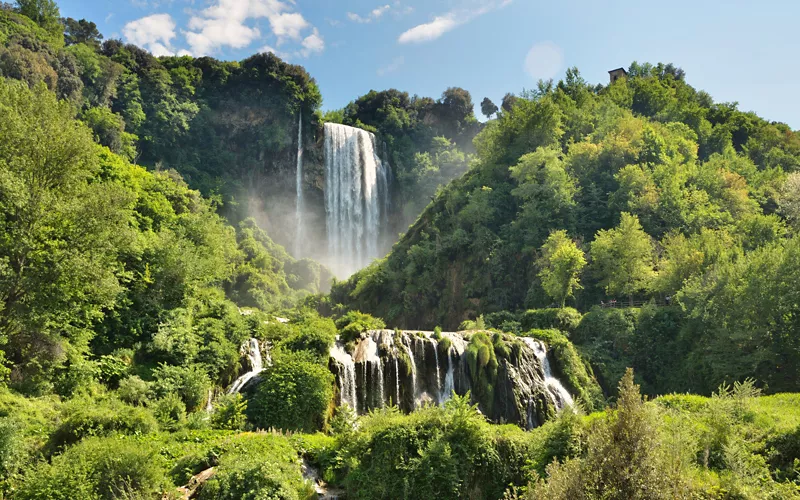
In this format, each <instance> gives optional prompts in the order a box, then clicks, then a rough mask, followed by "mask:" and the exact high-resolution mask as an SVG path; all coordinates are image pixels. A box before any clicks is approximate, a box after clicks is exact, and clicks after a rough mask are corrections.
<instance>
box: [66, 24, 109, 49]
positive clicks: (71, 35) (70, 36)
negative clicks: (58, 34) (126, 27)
mask: <svg viewBox="0 0 800 500" xmlns="http://www.w3.org/2000/svg"><path fill="white" fill-rule="evenodd" d="M61 23H62V24H63V25H64V43H65V44H66V45H76V44H79V43H85V44H86V45H89V46H91V47H94V48H95V49H99V48H100V42H101V41H102V40H103V35H101V34H100V30H98V29H97V25H96V24H95V23H93V22H91V21H87V20H86V19H81V20H80V21H78V20H75V19H73V18H71V17H68V18H66V19H62V20H61Z"/></svg>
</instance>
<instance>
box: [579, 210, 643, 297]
mask: <svg viewBox="0 0 800 500" xmlns="http://www.w3.org/2000/svg"><path fill="white" fill-rule="evenodd" d="M591 256H592V265H593V266H594V268H595V270H596V272H597V275H598V276H599V277H600V285H601V286H602V287H603V288H604V289H605V290H606V293H609V294H612V295H617V294H621V295H627V296H628V297H629V298H630V303H631V305H633V296H634V295H635V294H636V293H638V292H640V291H642V290H647V289H648V287H649V286H650V282H651V280H652V279H653V278H654V277H655V271H654V270H653V243H652V242H651V241H650V236H648V235H647V233H645V232H644V230H642V225H641V224H640V223H639V218H638V217H636V216H635V215H631V214H629V213H627V212H622V220H621V221H620V223H619V226H617V227H616V228H614V229H609V230H604V229H601V230H600V231H598V232H597V236H596V237H595V239H594V241H593V242H592V247H591Z"/></svg>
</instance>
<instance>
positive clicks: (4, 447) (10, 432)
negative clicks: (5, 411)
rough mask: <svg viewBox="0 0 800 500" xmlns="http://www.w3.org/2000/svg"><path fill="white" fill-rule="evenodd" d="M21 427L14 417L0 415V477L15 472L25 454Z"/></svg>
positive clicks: (6, 476)
mask: <svg viewBox="0 0 800 500" xmlns="http://www.w3.org/2000/svg"><path fill="white" fill-rule="evenodd" d="M21 427H22V422H20V421H18V420H16V419H13V418H9V417H0V478H8V477H9V476H10V475H11V474H13V473H14V472H16V471H17V470H18V469H19V466H20V465H21V464H22V461H23V460H24V458H25V455H26V454H27V450H26V449H25V442H24V441H23V436H22V428H21Z"/></svg>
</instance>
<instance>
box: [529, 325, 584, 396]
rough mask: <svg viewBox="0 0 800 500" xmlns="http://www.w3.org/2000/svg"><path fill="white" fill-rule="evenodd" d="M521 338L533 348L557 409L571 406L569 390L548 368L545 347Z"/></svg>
mask: <svg viewBox="0 0 800 500" xmlns="http://www.w3.org/2000/svg"><path fill="white" fill-rule="evenodd" d="M523 340H524V341H525V343H526V344H528V345H529V346H530V347H531V349H533V352H534V353H535V354H536V357H537V358H538V359H539V362H540V363H541V364H542V371H543V372H544V383H545V385H546V386H547V389H548V390H549V391H550V394H552V396H553V399H554V400H555V403H556V407H557V408H558V410H561V409H563V408H564V407H565V406H572V405H573V404H574V403H575V402H574V401H573V399H572V396H571V395H570V393H569V391H567V389H566V388H565V387H564V386H563V385H561V382H560V381H559V380H558V379H557V378H555V377H554V376H553V372H552V370H551V369H550V361H548V360H547V347H545V345H544V344H543V343H541V342H539V341H538V340H534V339H532V338H529V337H525V338H524V339H523Z"/></svg>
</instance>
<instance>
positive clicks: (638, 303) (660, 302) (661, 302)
mask: <svg viewBox="0 0 800 500" xmlns="http://www.w3.org/2000/svg"><path fill="white" fill-rule="evenodd" d="M673 303H674V300H672V298H667V299H650V300H634V301H633V302H631V301H630V300H628V299H624V300H613V299H612V300H602V301H600V307H609V308H613V309H622V308H628V307H644V306H646V305H647V304H654V305H656V306H659V307H664V306H671V305H672V304H673Z"/></svg>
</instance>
